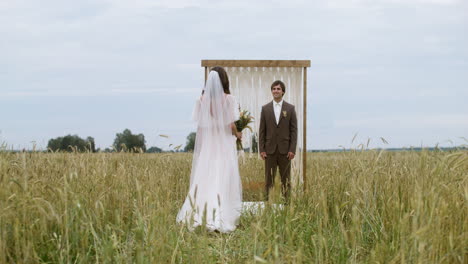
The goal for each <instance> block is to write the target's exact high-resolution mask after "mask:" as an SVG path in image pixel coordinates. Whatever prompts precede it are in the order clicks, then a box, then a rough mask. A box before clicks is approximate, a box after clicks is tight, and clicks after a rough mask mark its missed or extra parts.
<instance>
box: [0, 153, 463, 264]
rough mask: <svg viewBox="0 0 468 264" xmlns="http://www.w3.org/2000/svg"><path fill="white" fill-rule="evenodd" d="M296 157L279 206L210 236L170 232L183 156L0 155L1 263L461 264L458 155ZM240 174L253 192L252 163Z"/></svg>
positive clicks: (258, 168) (176, 228)
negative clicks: (298, 184)
mask: <svg viewBox="0 0 468 264" xmlns="http://www.w3.org/2000/svg"><path fill="white" fill-rule="evenodd" d="M307 158H308V162H307V164H308V168H307V169H308V175H307V176H308V179H307V186H306V188H305V191H303V189H302V188H298V189H296V190H295V191H294V195H293V200H292V202H291V203H290V205H289V206H286V207H285V208H284V209H283V210H278V209H277V208H276V209H275V208H274V207H270V206H266V207H265V209H264V210H263V211H261V212H260V213H257V214H254V213H249V212H246V213H244V214H243V215H242V218H241V221H240V226H239V227H238V229H237V230H236V231H234V232H232V233H230V234H220V233H210V232H207V231H206V230H204V229H203V228H199V229H197V230H195V231H194V232H189V231H187V230H186V228H185V227H184V226H181V225H177V224H176V223H175V217H176V214H177V212H178V210H179V208H180V206H181V205H182V202H183V200H184V198H185V195H186V194H187V191H188V181H189V173H190V166H191V155H190V154H181V153H178V154H129V153H114V154H106V153H99V154H90V153H82V154H80V153H47V154H46V153H9V152H0V184H1V185H0V263H90V262H91V263H94V262H99V263H369V262H372V263H467V262H468V233H467V231H468V221H467V213H468V207H467V201H468V184H467V179H468V177H467V176H468V174H467V173H468V153H467V152H463V151H453V152H428V151H422V152H382V151H380V152H378V151H364V152H361V151H355V152H346V153H313V154H308V157H307ZM241 175H242V178H243V184H244V185H245V186H249V184H250V183H251V182H260V181H263V163H262V162H261V161H259V160H258V159H256V158H255V157H253V158H249V157H247V158H246V160H245V161H244V162H241ZM277 180H278V179H277ZM262 192H263V189H262V188H246V189H245V190H244V200H250V201H252V200H260V199H261V198H262V195H263V193H262ZM276 193H278V192H276Z"/></svg>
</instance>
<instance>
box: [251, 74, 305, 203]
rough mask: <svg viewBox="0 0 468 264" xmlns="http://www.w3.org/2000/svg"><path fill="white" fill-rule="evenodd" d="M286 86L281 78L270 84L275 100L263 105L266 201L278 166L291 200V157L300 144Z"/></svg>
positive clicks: (287, 195) (287, 198)
mask: <svg viewBox="0 0 468 264" xmlns="http://www.w3.org/2000/svg"><path fill="white" fill-rule="evenodd" d="M285 92H286V87H285V85H284V83H283V82H282V81H279V80H278V81H274V82H273V84H272V85H271V94H272V95H273V101H271V102H270V103H268V104H266V105H264V106H263V107H262V113H261V115H260V131H259V145H260V146H259V148H260V156H261V158H262V159H263V160H265V180H266V186H265V188H266V200H267V201H268V195H269V192H270V188H271V187H273V184H274V180H275V175H276V168H277V167H279V172H280V176H281V185H282V188H281V190H282V194H283V196H284V198H285V199H286V202H287V201H288V200H289V194H290V190H291V176H290V173H291V160H292V159H294V156H295V153H296V143H297V118H296V111H295V110H294V105H292V104H289V103H287V102H285V101H284V100H283V96H284V93H285Z"/></svg>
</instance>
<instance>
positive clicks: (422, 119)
mask: <svg viewBox="0 0 468 264" xmlns="http://www.w3.org/2000/svg"><path fill="white" fill-rule="evenodd" d="M334 126H335V127H336V128H356V129H359V128H380V129H382V128H387V129H395V126H397V127H398V128H400V129H402V128H403V129H411V128H419V129H422V128H434V127H437V128H442V127H443V128H447V129H450V128H454V127H455V128H465V129H467V130H468V114H444V115H440V114H434V115H429V114H419V115H418V114H406V115H387V116H380V117H370V118H349V119H341V120H336V121H334Z"/></svg>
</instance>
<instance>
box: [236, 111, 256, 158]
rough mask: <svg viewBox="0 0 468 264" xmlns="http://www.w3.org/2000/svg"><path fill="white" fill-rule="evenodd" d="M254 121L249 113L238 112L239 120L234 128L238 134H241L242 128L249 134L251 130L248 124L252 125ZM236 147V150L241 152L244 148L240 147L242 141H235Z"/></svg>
mask: <svg viewBox="0 0 468 264" xmlns="http://www.w3.org/2000/svg"><path fill="white" fill-rule="evenodd" d="M239 110H240V109H239ZM253 120H254V118H253V116H251V115H250V112H249V111H247V110H243V111H240V118H239V120H237V121H236V122H235V125H236V128H237V131H238V132H242V130H244V128H248V129H249V130H250V132H253V131H252V128H251V127H250V126H249V124H250V123H252V122H253ZM236 145H237V150H243V149H244V148H243V147H242V141H241V140H240V139H237V141H236Z"/></svg>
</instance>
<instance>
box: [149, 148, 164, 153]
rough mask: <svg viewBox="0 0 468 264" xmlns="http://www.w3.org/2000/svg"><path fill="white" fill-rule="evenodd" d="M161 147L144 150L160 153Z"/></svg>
mask: <svg viewBox="0 0 468 264" xmlns="http://www.w3.org/2000/svg"><path fill="white" fill-rule="evenodd" d="M161 152H162V149H161V148H158V147H151V148H149V149H147V150H146V153H161Z"/></svg>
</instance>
